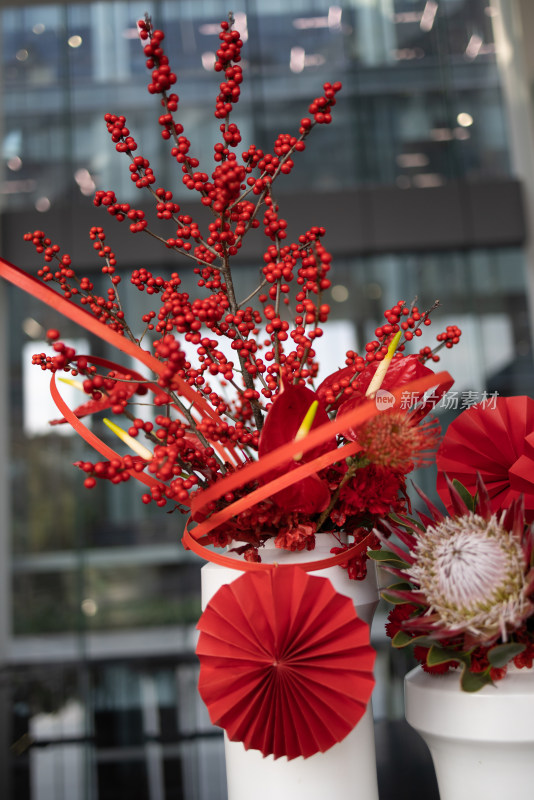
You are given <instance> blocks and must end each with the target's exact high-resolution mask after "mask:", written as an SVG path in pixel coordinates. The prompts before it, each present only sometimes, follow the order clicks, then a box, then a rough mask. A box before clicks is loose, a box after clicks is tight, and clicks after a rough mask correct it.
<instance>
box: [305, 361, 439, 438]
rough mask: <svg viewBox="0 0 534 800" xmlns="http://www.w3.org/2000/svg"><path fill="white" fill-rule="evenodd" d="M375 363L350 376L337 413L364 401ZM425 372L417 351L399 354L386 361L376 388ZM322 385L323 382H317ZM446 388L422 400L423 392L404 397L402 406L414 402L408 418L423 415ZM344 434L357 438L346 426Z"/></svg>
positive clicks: (391, 386) (415, 419) (427, 371)
mask: <svg viewBox="0 0 534 800" xmlns="http://www.w3.org/2000/svg"><path fill="white" fill-rule="evenodd" d="M379 363H380V362H377V361H375V362H374V363H372V364H370V365H369V366H368V367H366V368H365V369H364V370H363V372H361V373H360V374H359V375H358V377H357V378H355V379H354V381H353V382H352V384H351V387H352V394H351V395H350V396H349V397H348V398H347V399H345V400H344V401H343V402H342V403H341V404H340V406H339V409H338V414H345V413H346V412H348V411H352V410H353V409H355V408H357V407H358V406H359V405H361V404H362V403H363V402H365V400H366V397H365V392H366V391H367V388H368V386H369V384H370V383H371V380H372V379H373V375H374V374H375V372H376V370H377V369H378V365H379ZM427 375H433V370H431V369H429V367H425V365H424V364H422V363H421V362H420V361H419V357H418V356H417V355H411V356H399V357H397V358H394V359H393V361H392V362H391V364H390V365H389V367H388V370H387V372H386V374H385V377H384V380H383V381H382V385H381V387H380V389H381V390H382V391H392V390H393V389H398V388H400V387H401V386H404V385H405V384H408V383H410V382H411V381H415V380H417V379H418V378H424V377H425V376H427ZM323 385H324V384H322V385H321V386H323ZM321 386H320V387H319V389H318V390H317V394H318V395H319V396H321V395H322V393H321ZM446 389H447V387H446V386H440V387H437V388H436V390H435V391H434V392H433V394H432V396H431V397H429V398H428V399H427V400H424V401H423V402H421V398H422V397H424V393H421V395H419V396H414V397H409V398H407V401H406V406H405V407H406V409H408V408H409V407H411V406H415V408H414V409H413V410H412V411H411V412H410V417H411V421H412V422H413V423H414V424H415V423H416V422H418V421H419V420H420V419H422V418H423V417H425V416H426V415H427V414H428V413H429V411H431V410H432V409H433V408H434V407H435V405H436V403H437V401H438V400H439V398H440V397H441V395H442V394H443V392H444V391H445V390H446ZM346 435H347V436H348V438H355V439H356V438H358V431H357V430H356V429H350V428H349V429H348V430H347V431H346Z"/></svg>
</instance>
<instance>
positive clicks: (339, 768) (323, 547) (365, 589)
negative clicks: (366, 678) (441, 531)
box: [202, 534, 378, 800]
mask: <svg viewBox="0 0 534 800" xmlns="http://www.w3.org/2000/svg"><path fill="white" fill-rule="evenodd" d="M337 544H338V542H337V540H336V539H335V538H334V537H333V536H331V535H330V534H318V535H317V536H316V546H315V550H312V551H300V552H290V551H287V550H280V549H278V548H274V547H272V548H269V547H266V548H264V549H262V550H261V558H262V561H263V562H264V563H273V562H275V561H276V562H277V563H279V564H291V563H295V562H299V561H317V560H319V559H322V558H327V557H328V556H330V555H331V553H330V549H331V548H332V547H334V546H336V545H337ZM227 555H231V553H228V554H227ZM241 574H242V573H241V572H239V571H238V570H233V569H230V568H228V567H221V566H219V565H218V564H212V563H211V562H209V563H207V564H205V565H204V566H203V567H202V608H203V609H204V608H205V607H206V605H207V604H208V602H209V601H210V599H211V598H212V597H213V595H214V594H215V592H216V591H217V590H218V589H219V588H220V587H221V586H222V585H223V584H225V583H231V582H232V581H234V580H235V579H236V578H238V577H239V576H240V575H241ZM310 574H311V575H319V576H320V577H322V578H328V579H329V580H330V581H331V583H332V585H333V587H334V589H335V590H336V591H337V592H339V593H340V594H343V595H346V596H347V597H350V598H351V599H352V600H353V602H354V605H355V607H356V611H357V614H358V616H359V617H360V618H361V619H363V620H364V621H365V622H367V623H368V624H369V625H370V624H371V622H372V618H373V614H374V612H375V610H376V607H377V604H378V587H377V580H376V570H375V565H374V562H373V561H371V560H370V561H369V563H368V574H367V577H366V578H365V579H364V580H363V581H352V580H350V579H349V578H348V576H347V571H346V570H344V569H342V568H341V567H339V566H335V567H330V568H328V569H324V570H318V571H316V572H310ZM225 756H226V778H227V783H228V800H251V798H254V800H273V798H275V797H276V798H278V797H279V798H286V797H287V798H291V800H325V798H329V797H332V798H335V800H355V798H357V799H358V800H378V787H377V776H376V755H375V740H374V726H373V714H372V709H371V704H369V706H368V707H367V711H366V712H365V714H364V716H363V717H362V718H361V720H360V721H359V722H358V724H357V725H356V727H355V728H354V729H353V730H352V731H351V732H350V733H349V734H348V736H346V737H345V739H343V741H341V742H338V743H337V744H335V745H334V746H333V747H331V748H330V749H329V750H327V751H326V752H325V753H316V754H315V755H313V756H310V757H309V758H306V759H305V758H295V759H292V760H291V761H288V760H287V758H278V759H274V758H273V757H272V756H266V757H264V756H263V755H262V754H261V753H260V752H259V751H258V750H245V748H244V746H243V745H242V744H241V742H230V741H229V740H228V738H227V737H226V735H225Z"/></svg>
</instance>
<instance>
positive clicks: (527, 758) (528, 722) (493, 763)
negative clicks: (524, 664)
mask: <svg viewBox="0 0 534 800" xmlns="http://www.w3.org/2000/svg"><path fill="white" fill-rule="evenodd" d="M404 689H405V712H406V719H407V721H408V722H409V724H410V725H411V726H412V727H413V728H415V730H416V731H417V732H418V733H419V734H420V735H421V736H422V738H423V739H424V740H425V742H426V743H427V745H428V748H429V750H430V753H431V755H432V760H433V762H434V769H435V771H436V778H437V782H438V788H439V793H440V799H441V800H479V798H480V800H502V798H504V797H524V798H527V797H532V794H533V792H534V670H532V669H516V668H515V667H514V666H509V667H508V673H507V675H506V677H505V678H504V679H503V680H500V681H497V682H496V683H495V685H494V686H492V685H489V686H485V687H484V688H483V689H480V690H479V691H478V692H463V691H462V690H461V688H460V673H459V671H458V670H453V671H452V672H448V673H446V674H445V675H429V674H428V673H426V672H424V671H423V669H422V668H421V667H416V668H415V669H413V670H412V671H411V672H409V673H408V675H407V676H406V678H405V685H404Z"/></svg>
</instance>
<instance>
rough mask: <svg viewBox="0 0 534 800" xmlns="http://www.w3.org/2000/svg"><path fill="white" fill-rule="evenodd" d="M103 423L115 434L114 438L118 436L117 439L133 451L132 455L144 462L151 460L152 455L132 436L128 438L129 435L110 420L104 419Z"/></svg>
mask: <svg viewBox="0 0 534 800" xmlns="http://www.w3.org/2000/svg"><path fill="white" fill-rule="evenodd" d="M104 423H105V424H106V425H107V427H108V428H109V429H110V431H112V432H113V433H114V434H115V436H118V437H119V439H120V440H121V441H122V442H124V444H126V445H128V447H129V448H130V450H133V451H134V453H136V454H137V455H138V456H140V457H141V458H143V459H145V461H151V460H152V453H151V451H150V450H149V449H148V447H145V446H144V445H143V444H141V442H138V441H137V439H134V437H133V436H130V434H129V433H127V432H126V431H125V430H123V428H121V427H120V425H117V424H116V423H115V422H112V421H111V420H110V419H106V417H104Z"/></svg>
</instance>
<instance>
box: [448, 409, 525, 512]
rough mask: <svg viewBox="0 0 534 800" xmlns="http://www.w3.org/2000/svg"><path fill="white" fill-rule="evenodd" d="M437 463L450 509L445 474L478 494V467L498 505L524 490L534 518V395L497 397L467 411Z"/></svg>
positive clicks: (451, 427)
mask: <svg viewBox="0 0 534 800" xmlns="http://www.w3.org/2000/svg"><path fill="white" fill-rule="evenodd" d="M436 463H437V467H438V480H437V489H438V493H439V495H440V497H441V499H442V500H443V502H444V503H445V505H446V506H447V508H448V509H449V511H450V510H451V502H450V496H449V490H448V488H447V483H446V480H445V475H447V476H448V477H449V479H451V480H452V479H453V478H457V479H458V480H459V481H460V483H462V484H463V485H464V486H465V487H466V489H468V490H469V491H470V492H471V493H473V494H474V492H475V491H476V475H477V472H479V473H480V475H481V476H482V479H483V481H484V483H485V484H486V487H487V490H488V493H489V496H490V498H491V503H492V507H493V509H494V510H495V511H498V510H500V509H503V508H508V506H509V505H510V504H511V503H512V502H513V500H515V499H516V498H517V497H519V496H520V495H521V494H523V495H524V499H525V509H526V514H527V519H529V520H532V519H534V400H532V399H531V398H530V397H498V398H497V399H496V401H495V404H493V402H489V401H487V402H486V403H485V404H484V403H478V404H477V405H475V406H471V408H468V409H467V410H466V411H463V412H462V413H461V414H460V415H459V416H458V417H457V418H456V419H455V420H454V422H452V423H451V424H450V425H449V427H448V429H447V433H446V434H445V436H444V438H443V442H442V443H441V446H440V448H439V450H438V452H437V457H436Z"/></svg>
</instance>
